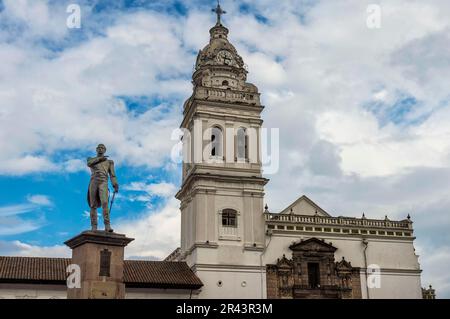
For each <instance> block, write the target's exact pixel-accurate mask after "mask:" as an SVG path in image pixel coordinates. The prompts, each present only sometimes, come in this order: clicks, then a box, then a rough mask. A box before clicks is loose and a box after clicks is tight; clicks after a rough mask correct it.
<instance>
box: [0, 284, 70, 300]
mask: <svg viewBox="0 0 450 319" xmlns="http://www.w3.org/2000/svg"><path fill="white" fill-rule="evenodd" d="M0 298H1V299H66V298H67V291H66V286H63V285H39V284H26V285H25V284H0Z"/></svg>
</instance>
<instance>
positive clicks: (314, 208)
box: [280, 195, 330, 217]
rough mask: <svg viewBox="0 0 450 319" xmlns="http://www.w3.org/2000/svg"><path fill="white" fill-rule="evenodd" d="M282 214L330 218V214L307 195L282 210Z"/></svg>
mask: <svg viewBox="0 0 450 319" xmlns="http://www.w3.org/2000/svg"><path fill="white" fill-rule="evenodd" d="M280 214H293V215H310V216H325V217H329V216H330V214H328V213H327V212H326V211H325V210H324V209H322V208H321V207H320V206H319V205H317V204H316V203H314V202H313V201H312V200H311V199H309V198H308V197H307V196H305V195H303V196H301V197H300V198H298V199H297V200H296V201H295V202H293V203H292V204H291V205H289V206H288V207H286V208H285V209H284V210H282V211H281V212H280Z"/></svg>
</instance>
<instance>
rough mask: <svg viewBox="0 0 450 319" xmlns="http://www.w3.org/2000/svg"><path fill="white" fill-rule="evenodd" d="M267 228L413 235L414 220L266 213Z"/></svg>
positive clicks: (399, 235) (286, 230)
mask: <svg viewBox="0 0 450 319" xmlns="http://www.w3.org/2000/svg"><path fill="white" fill-rule="evenodd" d="M264 219H265V221H266V226H267V229H269V230H272V231H277V232H280V231H281V232H320V233H331V234H345V235H363V236H365V235H375V236H393V237H412V236H413V229H412V222H411V221H410V220H409V219H408V220H403V221H392V220H389V219H386V220H379V219H367V218H351V217H326V216H310V215H294V214H272V213H265V214H264Z"/></svg>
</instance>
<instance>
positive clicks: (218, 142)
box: [211, 126, 223, 157]
mask: <svg viewBox="0 0 450 319" xmlns="http://www.w3.org/2000/svg"><path fill="white" fill-rule="evenodd" d="M222 141H223V134H222V130H221V129H220V128H219V127H216V126H214V127H213V128H212V129H211V156H218V157H222V156H223V147H222Z"/></svg>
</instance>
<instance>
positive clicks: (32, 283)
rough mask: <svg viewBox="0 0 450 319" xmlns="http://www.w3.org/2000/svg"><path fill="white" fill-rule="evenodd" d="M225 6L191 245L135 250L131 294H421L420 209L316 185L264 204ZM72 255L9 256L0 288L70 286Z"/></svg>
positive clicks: (24, 292) (197, 122)
mask: <svg viewBox="0 0 450 319" xmlns="http://www.w3.org/2000/svg"><path fill="white" fill-rule="evenodd" d="M216 12H217V14H218V19H217V24H216V25H215V26H214V27H213V28H212V29H211V30H210V42H209V44H208V45H207V46H206V47H205V48H204V49H202V50H201V51H200V52H199V54H198V57H197V62H196V66H195V71H194V73H193V76H192V80H193V94H192V96H191V97H190V98H189V99H188V100H187V101H186V102H185V104H184V108H183V111H184V114H183V120H182V123H181V128H182V129H183V130H184V131H185V133H186V134H184V137H183V157H184V162H183V167H182V170H183V174H182V185H181V188H180V190H179V192H178V193H177V194H176V198H177V199H179V200H180V211H181V217H180V218H181V236H180V238H181V245H180V247H179V248H178V249H176V250H175V251H174V252H173V253H172V254H171V255H169V256H168V257H167V258H166V260H165V261H161V262H146V261H125V265H124V272H125V277H124V283H125V287H126V298H254V299H259V298H263V299H264V298H286V299H302V298H335V299H361V298H364V299H366V298H370V299H374V298H422V289H421V282H420V274H421V269H420V265H419V263H418V256H417V255H416V254H415V250H414V239H415V237H414V231H413V227H412V225H413V223H412V221H411V220H410V218H409V216H408V218H406V219H405V220H400V221H392V220H389V219H388V218H387V217H386V218H385V219H383V220H375V219H369V218H366V217H365V216H362V217H361V218H353V217H342V216H338V217H334V216H331V215H330V214H329V213H328V212H326V211H325V210H324V209H322V208H321V207H320V206H319V205H317V204H316V203H314V202H313V201H312V200H311V199H309V198H308V197H306V196H301V197H299V198H298V199H297V200H296V201H295V202H293V203H292V204H290V205H288V206H287V207H286V209H284V210H283V211H281V212H271V211H270V210H269V208H268V207H267V205H266V206H265V205H264V195H265V190H264V189H265V186H266V184H267V183H268V182H269V180H268V179H266V178H265V177H264V176H263V171H262V163H261V140H260V136H261V127H262V124H263V120H262V117H261V114H262V112H263V110H264V106H263V105H261V101H260V93H259V91H258V88H257V87H256V86H255V85H253V84H251V83H248V82H247V73H248V71H247V68H246V67H245V65H244V61H243V59H242V57H241V56H240V55H239V54H238V52H237V50H236V49H235V47H234V46H233V45H232V44H231V43H230V41H229V40H228V33H229V30H228V29H227V28H226V27H225V26H224V25H223V24H222V22H221V20H220V17H221V14H222V13H223V11H222V10H221V9H220V6H219V7H218V8H217V9H216ZM69 263H70V260H69V259H63V258H17V257H0V266H1V267H0V296H2V297H7V298H14V297H25V296H28V297H30V296H31V297H34V298H51V297H54V298H63V297H64V296H65V293H66V286H65V278H66V273H65V267H66V266H67V265H68V264H69Z"/></svg>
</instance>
